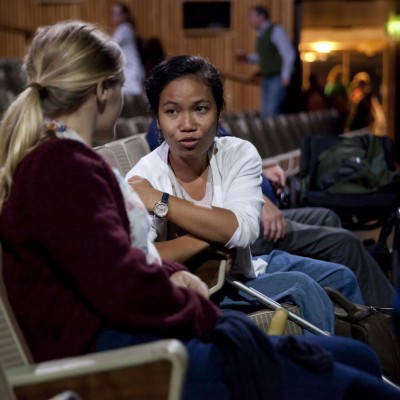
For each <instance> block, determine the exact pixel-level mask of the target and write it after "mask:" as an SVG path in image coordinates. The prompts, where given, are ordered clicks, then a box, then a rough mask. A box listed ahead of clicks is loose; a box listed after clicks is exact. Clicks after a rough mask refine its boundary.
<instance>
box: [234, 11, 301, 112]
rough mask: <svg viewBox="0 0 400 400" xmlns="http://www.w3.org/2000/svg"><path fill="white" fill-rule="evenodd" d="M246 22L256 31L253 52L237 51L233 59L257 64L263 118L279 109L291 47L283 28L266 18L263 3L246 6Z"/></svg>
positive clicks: (289, 71)
mask: <svg viewBox="0 0 400 400" xmlns="http://www.w3.org/2000/svg"><path fill="white" fill-rule="evenodd" d="M249 24H250V25H251V26H252V27H253V28H254V29H255V30H256V31H257V41H256V53H255V54H246V53H245V52H243V51H238V53H237V59H238V60H240V61H246V62H249V63H258V64H259V65H260V71H259V75H260V77H261V116H262V117H263V118H267V117H271V116H275V115H278V114H280V113H281V105H282V102H283V100H284V98H285V95H286V88H287V86H288V85H289V83H290V76H291V74H292V70H293V64H294V61H295V51H294V48H293V45H292V43H291V42H290V39H289V36H288V34H287V32H286V30H285V29H284V28H283V26H281V25H279V24H273V23H272V22H271V21H270V17H269V11H268V10H267V9H266V8H265V7H263V6H252V7H250V9H249Z"/></svg>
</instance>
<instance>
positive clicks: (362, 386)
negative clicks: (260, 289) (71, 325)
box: [96, 329, 398, 400]
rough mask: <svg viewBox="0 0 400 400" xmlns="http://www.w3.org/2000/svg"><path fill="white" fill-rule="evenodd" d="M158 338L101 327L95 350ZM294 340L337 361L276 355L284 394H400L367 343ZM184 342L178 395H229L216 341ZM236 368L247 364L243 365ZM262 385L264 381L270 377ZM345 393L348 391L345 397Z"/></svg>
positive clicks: (298, 397)
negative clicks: (326, 364) (323, 366)
mask: <svg viewBox="0 0 400 400" xmlns="http://www.w3.org/2000/svg"><path fill="white" fill-rule="evenodd" d="M157 339H159V338H158V337H156V336H152V335H135V334H129V333H125V332H118V331H111V330H106V329H103V330H102V331H101V333H100V335H99V337H98V341H97V348H96V350H97V351H106V350H112V349H117V348H122V347H126V346H131V345H135V344H140V343H148V342H152V341H155V340H157ZM269 340H271V341H272V344H273V345H274V344H275V343H277V342H278V341H279V337H278V336H275V337H274V336H271V337H269ZM296 340H298V341H312V343H315V344H317V345H319V346H321V347H323V348H324V349H325V350H327V351H329V352H330V353H331V354H332V356H333V358H334V361H335V365H334V368H333V370H331V371H327V372H323V373H316V372H312V371H308V370H307V369H306V368H303V367H301V366H299V365H298V364H296V363H295V362H293V361H292V360H291V359H290V358H288V357H287V356H284V355H279V360H280V363H281V366H282V378H283V387H284V395H285V399H288V400H303V399H307V400H314V399H321V398H323V399H327V400H338V399H344V398H346V399H347V398H382V399H397V398H398V393H397V392H396V391H394V390H393V389H392V388H391V387H389V386H388V385H386V384H383V382H382V381H381V379H380V366H379V361H378V359H377V357H376V355H375V353H374V352H373V351H372V350H371V348H370V347H369V346H367V345H365V344H364V343H361V342H358V341H356V340H353V339H348V338H339V337H323V336H315V337H313V338H305V337H304V336H296ZM184 343H185V344H186V347H187V350H188V354H189V363H188V368H187V374H186V377H185V384H184V388H183V395H182V399H183V400H214V399H219V400H228V399H231V398H232V397H231V395H230V393H229V390H228V388H227V387H226V385H225V384H224V383H223V371H224V357H223V354H222V352H221V350H220V349H219V346H218V345H216V344H214V343H204V342H202V341H200V340H198V339H192V340H189V341H186V342H184ZM254 357H263V354H262V353H257V354H254ZM239 367H240V368H246V365H242V366H239ZM239 384H240V383H239ZM265 384H266V385H268V376H266V379H265ZM349 392H351V394H352V396H350V397H347V396H346V395H347V394H348V393H349ZM365 394H368V395H369V396H370V397H368V396H365ZM361 395H363V397H361Z"/></svg>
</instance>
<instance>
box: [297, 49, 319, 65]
mask: <svg viewBox="0 0 400 400" xmlns="http://www.w3.org/2000/svg"><path fill="white" fill-rule="evenodd" d="M300 58H301V59H302V60H303V61H305V62H309V63H312V62H314V61H316V60H317V55H316V54H315V53H314V52H313V51H304V52H302V53H301V54H300Z"/></svg>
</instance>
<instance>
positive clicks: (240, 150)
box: [215, 136, 259, 157]
mask: <svg viewBox="0 0 400 400" xmlns="http://www.w3.org/2000/svg"><path fill="white" fill-rule="evenodd" d="M215 148H216V150H217V153H219V154H220V155H224V156H227V155H230V157H235V156H243V155H246V157H259V153H258V151H257V149H256V148H255V146H254V145H253V144H252V143H251V142H249V141H248V140H243V139H240V138H238V137H235V136H224V137H220V138H216V139H215Z"/></svg>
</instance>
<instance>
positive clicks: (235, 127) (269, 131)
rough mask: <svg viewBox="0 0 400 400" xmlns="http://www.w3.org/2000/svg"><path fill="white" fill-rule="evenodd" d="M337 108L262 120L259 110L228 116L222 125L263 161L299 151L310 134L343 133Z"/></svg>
mask: <svg viewBox="0 0 400 400" xmlns="http://www.w3.org/2000/svg"><path fill="white" fill-rule="evenodd" d="M338 119H339V114H338V112H337V111H336V110H335V109H327V110H318V111H312V112H300V113H292V114H282V115H279V116H277V117H269V118H261V116H260V114H259V113H258V112H257V111H244V112H235V113H230V114H227V115H226V116H225V117H224V118H223V120H222V126H223V127H224V128H225V129H227V130H228V131H230V132H231V133H232V134H233V135H234V136H237V137H240V138H242V139H246V140H249V141H250V142H252V143H253V144H254V145H255V147H256V148H257V150H258V152H259V153H260V156H261V158H262V159H267V158H269V157H274V156H277V155H278V154H283V153H287V152H290V151H293V150H296V149H299V148H300V143H301V139H302V138H303V137H305V136H309V135H338V134H341V133H343V132H342V131H341V128H340V126H339V124H338Z"/></svg>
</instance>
